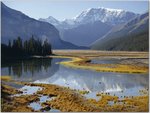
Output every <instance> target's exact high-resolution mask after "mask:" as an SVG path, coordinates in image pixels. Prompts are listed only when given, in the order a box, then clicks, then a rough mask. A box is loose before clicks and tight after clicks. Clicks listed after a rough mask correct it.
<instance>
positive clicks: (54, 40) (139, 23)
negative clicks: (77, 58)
mask: <svg viewBox="0 0 150 113" xmlns="http://www.w3.org/2000/svg"><path fill="white" fill-rule="evenodd" d="M148 23H149V15H148V12H146V13H144V14H136V13H133V12H130V11H125V10H122V9H110V8H103V7H100V8H89V9H87V10H84V11H82V12H81V13H80V14H79V15H77V16H75V17H74V18H72V19H65V20H64V21H59V20H57V19H55V18H54V17H52V16H49V17H48V18H46V19H43V18H40V19H39V20H36V19H33V18H31V17H29V16H27V15H25V14H23V13H22V12H20V11H16V10H14V9H11V8H9V7H7V6H6V5H5V4H3V3H2V2H1V29H2V30H1V42H2V43H4V44H8V41H9V40H11V41H13V39H16V38H17V37H18V36H20V37H21V38H22V39H23V41H25V40H28V39H29V38H30V37H31V36H32V35H33V36H34V37H35V38H39V39H41V40H45V39H46V38H47V39H48V40H49V42H50V43H51V44H52V48H53V49H87V48H91V49H96V50H132V51H147V50H148V30H149V28H148Z"/></svg>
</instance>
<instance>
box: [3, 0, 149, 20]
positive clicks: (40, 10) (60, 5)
mask: <svg viewBox="0 0 150 113" xmlns="http://www.w3.org/2000/svg"><path fill="white" fill-rule="evenodd" d="M2 2H3V3H4V4H5V5H7V6H8V7H10V8H13V9H16V10H18V11H21V12H23V13H24V14H26V15H28V16H30V17H32V18H35V19H39V18H47V17H49V16H53V17H54V18H56V19H58V20H60V21H62V20H64V19H70V18H73V17H75V16H76V15H78V14H80V13H81V12H82V11H83V10H86V9H88V8H98V7H105V8H113V9H124V10H126V11H132V12H134V13H139V14H142V13H144V12H146V11H148V0H147V1H129V0H128V1H127V0H126V1H122V0H121V1H120V0H117V1H111V0H109V1H108V0H107V1H106V0H105V1H100V0H2Z"/></svg>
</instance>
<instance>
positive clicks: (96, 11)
mask: <svg viewBox="0 0 150 113" xmlns="http://www.w3.org/2000/svg"><path fill="white" fill-rule="evenodd" d="M136 15H137V14H135V13H133V12H129V11H125V10H122V9H111V8H104V7H98V8H89V9H87V10H84V11H82V12H81V13H80V14H79V15H77V16H76V17H74V18H73V20H75V21H76V22H77V23H79V22H80V23H81V22H83V23H87V22H90V23H91V22H94V21H102V22H104V23H108V24H112V25H116V24H122V23H125V22H127V21H128V20H129V19H131V18H132V17H135V16H136Z"/></svg>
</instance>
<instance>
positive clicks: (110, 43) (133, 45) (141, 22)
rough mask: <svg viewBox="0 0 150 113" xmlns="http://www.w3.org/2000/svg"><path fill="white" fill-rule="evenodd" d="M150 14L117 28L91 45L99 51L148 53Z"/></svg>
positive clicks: (140, 16)
mask: <svg viewBox="0 0 150 113" xmlns="http://www.w3.org/2000/svg"><path fill="white" fill-rule="evenodd" d="M148 34H149V13H148V12H146V13H144V14H142V15H139V16H137V17H135V18H133V19H131V20H130V21H129V22H127V23H126V24H123V25H120V26H115V27H114V28H112V30H111V31H110V32H108V33H107V34H106V35H105V36H103V37H101V38H100V39H98V40H96V41H95V42H94V43H93V44H91V48H92V49H97V50H126V51H129V50H130V51H148V49H149V35H148Z"/></svg>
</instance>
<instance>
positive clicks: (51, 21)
mask: <svg viewBox="0 0 150 113" xmlns="http://www.w3.org/2000/svg"><path fill="white" fill-rule="evenodd" d="M39 21H43V22H48V23H51V24H53V25H54V26H57V25H59V24H60V22H59V21H58V20H57V19H55V18H54V17H52V16H49V17H48V18H46V19H43V18H40V19H39Z"/></svg>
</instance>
